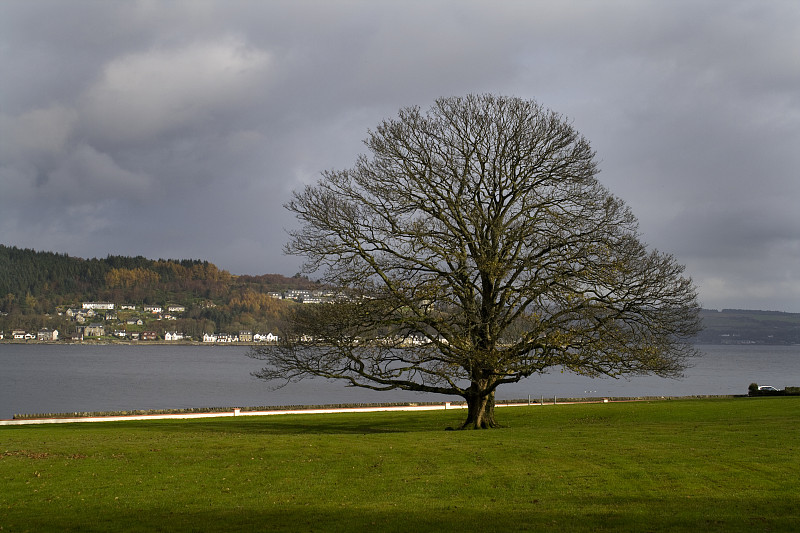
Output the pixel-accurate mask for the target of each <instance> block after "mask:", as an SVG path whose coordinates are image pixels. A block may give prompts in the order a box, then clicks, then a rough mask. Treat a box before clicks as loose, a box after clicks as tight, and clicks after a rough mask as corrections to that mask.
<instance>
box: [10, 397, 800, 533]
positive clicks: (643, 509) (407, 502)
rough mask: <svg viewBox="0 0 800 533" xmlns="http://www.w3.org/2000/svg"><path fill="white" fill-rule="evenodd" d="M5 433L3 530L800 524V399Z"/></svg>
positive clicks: (771, 527) (758, 527) (752, 527)
mask: <svg viewBox="0 0 800 533" xmlns="http://www.w3.org/2000/svg"><path fill="white" fill-rule="evenodd" d="M463 415H464V413H463V411H460V410H459V411H456V410H453V411H433V412H399V413H398V412H394V413H370V414H327V415H296V416H288V415H287V416H271V417H236V418H220V419H202V420H181V421H175V420H159V421H147V422H119V423H117V422H103V423H81V424H66V425H48V426H8V427H4V428H0V487H2V490H0V529H1V530H2V531H56V530H58V531H70V530H81V531H106V530H125V531H153V530H159V531H178V530H197V531H212V530H226V531H231V530H268V531H354V530H375V531H403V532H407V531H456V530H463V531H524V530H532V531H553V530H561V531H696V530H706V531H726V532H727V531H748V532H752V531H792V530H794V531H796V530H797V529H798V524H800V492H798V489H799V488H800V481H799V480H798V475H799V474H800V462H799V461H798V459H800V453H799V452H798V445H800V439H799V438H798V437H800V434H799V433H800V398H794V397H792V398H788V397H787V398H740V399H725V400H672V401H655V402H637V403H611V404H590V405H559V406H552V405H550V406H547V405H546V406H531V407H509V408H502V409H499V410H498V418H499V420H500V421H501V422H502V423H504V424H506V426H507V427H505V428H502V429H499V430H492V431H471V432H461V431H443V428H445V427H447V426H454V425H456V424H457V423H458V422H459V421H460V418H461V417H462V416H463Z"/></svg>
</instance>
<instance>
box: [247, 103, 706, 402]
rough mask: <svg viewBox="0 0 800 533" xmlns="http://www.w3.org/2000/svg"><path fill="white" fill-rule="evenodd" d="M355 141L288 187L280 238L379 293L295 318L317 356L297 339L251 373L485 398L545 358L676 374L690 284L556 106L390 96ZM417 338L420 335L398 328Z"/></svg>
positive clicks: (686, 350) (600, 369)
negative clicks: (388, 110)
mask: <svg viewBox="0 0 800 533" xmlns="http://www.w3.org/2000/svg"><path fill="white" fill-rule="evenodd" d="M365 143H366V146H367V148H368V149H369V152H370V155H369V156H368V157H367V156H361V157H359V158H358V160H357V161H356V164H355V166H354V167H353V168H352V169H350V170H343V171H328V172H325V173H323V175H322V178H321V179H320V181H319V183H318V184H316V185H314V186H311V187H306V188H305V189H304V190H303V191H300V192H297V193H295V195H294V198H293V200H292V201H291V202H290V203H289V204H288V205H287V206H286V207H287V208H288V209H290V210H291V211H293V212H294V213H295V214H296V215H297V218H298V219H299V221H300V222H301V226H300V229H298V230H296V231H294V232H292V233H291V241H290V242H289V244H288V245H287V247H286V251H287V252H288V253H292V254H299V255H303V256H305V257H306V259H307V264H306V268H307V269H308V270H312V271H316V270H323V271H324V272H325V277H326V281H328V282H329V283H334V284H337V285H340V286H347V287H351V288H353V289H358V290H360V291H364V292H365V293H368V294H370V295H371V297H372V298H373V300H370V301H361V302H357V303H356V304H353V306H351V307H349V308H347V310H344V308H342V309H338V310H337V311H336V312H335V313H328V312H327V311H326V312H325V313H322V312H320V313H319V314H318V316H316V317H314V319H313V321H312V322H309V321H307V320H305V321H304V320H301V319H300V317H298V325H300V324H301V325H302V327H306V328H310V329H313V330H314V331H315V332H316V333H315V335H314V338H315V344H314V345H315V346H316V348H315V350H314V351H313V354H315V355H305V354H302V353H301V352H302V350H297V349H295V348H305V347H306V345H304V343H297V342H295V343H294V344H292V345H291V346H289V345H287V346H284V349H283V350H279V352H280V353H281V355H280V356H278V355H269V356H267V355H266V354H260V355H262V356H263V357H264V358H265V359H266V360H267V361H268V362H269V363H271V364H272V366H273V369H274V370H272V371H265V373H264V374H263V375H262V377H265V378H267V377H274V376H278V375H281V376H292V377H299V376H301V375H323V376H325V377H334V378H341V379H345V380H347V381H348V382H349V383H350V384H352V385H357V386H367V387H372V388H375V387H377V388H379V389H385V388H393V387H398V388H405V389H413V390H428V391H434V390H435V391H436V392H445V391H446V393H449V394H461V395H463V396H465V397H468V396H470V395H472V394H478V395H480V396H482V397H485V396H486V395H487V394H492V391H493V390H494V389H495V388H496V387H497V386H498V385H499V384H502V383H509V382H513V381H517V380H519V379H522V378H524V377H526V376H529V375H531V374H533V373H536V372H541V371H543V370H545V369H546V368H547V367H549V366H552V365H564V366H566V367H567V368H571V369H573V370H575V371H579V372H585V373H590V374H606V375H619V374H626V373H641V372H654V373H657V374H661V375H675V374H677V373H679V371H680V369H681V368H682V366H683V365H684V364H685V362H684V358H685V356H687V355H691V348H690V347H689V345H688V344H686V339H687V338H688V337H690V336H692V335H693V334H694V333H695V332H696V331H697V330H698V328H699V323H698V321H697V305H696V301H695V299H696V295H695V289H694V286H693V284H692V282H691V280H690V279H688V278H684V277H683V267H682V266H680V265H678V264H676V263H675V261H674V259H673V258H672V257H671V256H669V255H666V254H660V253H658V252H647V250H646V249H645V247H644V245H643V244H641V243H640V242H639V241H638V235H637V225H636V219H635V218H634V216H633V215H632V214H631V212H630V211H629V209H628V208H627V207H626V206H625V205H624V203H623V202H622V201H621V200H619V199H618V198H616V197H614V196H613V195H611V194H610V193H609V192H608V191H607V190H606V189H605V188H604V187H603V186H602V185H600V184H599V183H598V182H597V180H596V179H595V174H596V173H597V164H596V162H595V159H594V158H595V153H594V151H593V150H592V149H591V147H590V145H589V143H588V141H586V140H585V139H584V138H583V137H582V136H580V135H579V134H578V132H577V131H575V129H574V128H573V127H572V125H571V124H570V123H569V122H568V121H566V120H565V119H564V118H563V117H562V116H560V115H558V114H556V113H554V112H551V111H548V110H546V109H544V108H542V107H541V106H540V105H539V104H537V103H535V102H532V101H526V100H521V99H517V98H504V97H499V96H492V95H482V96H467V97H463V98H443V99H439V100H437V101H436V103H435V105H434V106H433V107H432V108H431V109H430V110H428V111H427V112H425V113H423V112H422V111H420V109H419V108H416V107H413V108H406V109H402V110H401V111H400V113H399V114H398V116H397V118H395V119H389V120H385V121H383V122H382V123H381V124H379V125H378V127H377V128H376V129H375V130H374V131H370V132H369V136H368V138H367V140H366V142H365ZM378 302H380V303H378ZM298 327H299V326H298ZM306 333H307V334H308V332H306ZM298 334H299V332H298ZM412 335H418V336H420V337H421V338H424V339H425V341H426V342H425V344H422V345H415V346H404V349H403V350H398V347H399V346H398V345H397V344H396V343H395V341H394V340H392V339H407V338H408V337H409V336H412ZM297 338H299V337H297ZM354 339H358V342H357V343H356V342H355V341H354ZM317 341H318V342H317ZM403 342H405V341H403ZM307 352H308V351H307ZM309 353H310V352H309ZM400 354H402V355H400ZM409 354H413V356H412V355H409ZM476 391H478V392H476Z"/></svg>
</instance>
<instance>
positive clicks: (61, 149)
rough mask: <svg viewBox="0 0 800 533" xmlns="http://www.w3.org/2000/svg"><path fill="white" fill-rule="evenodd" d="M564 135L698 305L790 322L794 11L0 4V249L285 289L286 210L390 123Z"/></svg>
mask: <svg viewBox="0 0 800 533" xmlns="http://www.w3.org/2000/svg"><path fill="white" fill-rule="evenodd" d="M484 92H491V93H497V94H503V95H509V96H519V97H523V98H532V99H535V100H537V101H538V102H540V103H541V104H543V105H544V106H546V107H549V108H551V109H553V110H555V111H557V112H560V113H562V114H564V115H565V116H567V117H568V118H569V119H571V120H572V121H573V123H574V125H575V127H576V128H577V129H578V130H579V131H580V132H581V133H583V134H584V135H585V136H586V137H587V138H588V139H589V141H590V142H591V143H592V145H593V147H594V149H595V150H596V151H597V153H598V159H599V160H600V166H601V174H600V175H599V179H600V180H601V181H602V182H603V183H604V184H605V185H606V186H607V187H608V188H609V189H610V190H611V191H612V192H613V193H614V194H616V195H617V196H619V197H621V198H622V199H623V200H625V201H626V202H627V203H628V205H629V206H630V207H631V208H632V209H633V211H634V213H635V214H636V216H637V217H638V218H639V221H640V229H641V232H642V236H643V240H645V241H646V242H647V243H648V244H649V245H650V246H652V247H654V248H657V249H659V250H661V251H665V252H669V253H672V254H673V255H674V256H675V257H676V258H677V259H678V261H679V262H681V263H683V264H685V265H686V266H687V273H688V274H689V275H690V276H691V277H692V278H693V279H694V280H695V282H696V283H697V285H698V287H699V289H700V299H701V303H702V304H703V306H704V307H706V308H717V309H721V308H748V309H765V310H780V311H791V312H800V2H798V1H797V0H785V1H779V0H772V1H768V2H767V1H763V0H739V1H737V0H719V1H705V0H686V1H681V0H670V1H663V0H655V1H646V0H630V1H596V0H591V1H590V0H587V1H575V2H571V1H565V0H552V1H533V0H531V1H521V0H520V1H503V2H489V1H482V2H478V1H464V0H452V1H435V0H419V1H414V0H402V1H401V0H397V1H390V0H386V1H377V0H368V1H367V0H365V1H322V0H320V1H304V0H288V1H263V2H261V1H259V2H256V1H250V2H243V1H242V2H237V1H230V0H219V1H213V0H211V1H202V0H198V1H186V2H179V1H175V2H167V1H163V2H157V1H139V2H136V1H128V2H106V1H99V0H98V1H80V0H72V1H69V2H66V1H55V0H54V1H39V0H24V1H14V0H4V1H3V2H2V3H0V243H2V244H6V245H11V246H18V247H21V248H33V249H36V250H44V251H57V252H63V253H67V254H69V255H72V256H77V257H87V258H88V257H105V256H106V255H108V254H116V255H131V256H133V255H143V256H145V257H148V258H151V259H158V258H175V259H189V258H192V259H207V260H209V261H211V262H213V263H215V264H216V265H217V266H218V267H220V268H222V269H225V270H228V271H230V272H231V273H233V274H267V273H280V274H285V275H293V274H294V273H295V272H297V271H298V270H299V268H300V264H301V259H300V258H297V257H287V256H284V255H283V253H282V246H283V244H284V243H285V241H286V239H287V236H286V232H285V229H286V228H289V227H292V226H293V225H294V224H295V220H294V218H293V217H292V216H291V215H290V214H289V213H288V212H287V211H286V210H285V209H284V208H283V204H284V203H286V201H287V200H288V199H289V198H290V194H291V191H292V190H294V189H298V188H300V187H302V185H303V184H306V183H312V182H314V181H316V180H317V179H318V177H319V173H320V171H322V170H325V169H331V168H347V167H350V166H352V164H353V163H354V161H355V158H356V156H357V155H358V154H359V153H363V152H364V146H363V143H362V141H363V139H364V138H365V137H366V133H367V130H368V129H370V128H374V127H375V126H376V125H377V124H378V122H379V121H380V120H381V119H383V118H388V117H392V116H395V115H396V113H397V111H398V110H399V109H400V108H401V107H404V106H409V105H419V106H420V107H422V108H428V107H429V106H430V105H431V103H432V102H433V100H434V99H435V98H437V97H440V96H453V95H464V94H468V93H484Z"/></svg>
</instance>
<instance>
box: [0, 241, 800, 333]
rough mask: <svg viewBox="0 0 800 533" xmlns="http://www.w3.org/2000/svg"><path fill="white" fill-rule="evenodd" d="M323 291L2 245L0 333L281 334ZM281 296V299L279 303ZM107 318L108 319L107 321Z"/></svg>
mask: <svg viewBox="0 0 800 533" xmlns="http://www.w3.org/2000/svg"><path fill="white" fill-rule="evenodd" d="M320 289H322V287H320V285H319V284H318V283H315V282H314V281H311V280H309V279H308V278H307V277H305V276H300V275H299V274H296V275H295V276H293V277H287V276H283V275H280V274H265V275H259V276H236V275H232V274H230V273H229V272H227V271H225V270H221V269H219V268H218V267H217V266H216V265H214V264H213V263H209V262H208V261H202V260H197V259H181V260H175V259H158V260H151V259H146V258H144V257H141V256H139V257H125V256H112V255H109V256H108V257H106V258H103V259H97V258H95V259H81V258H76V257H70V256H68V255H66V254H58V253H53V252H38V251H34V250H30V249H20V248H16V247H9V246H4V245H0V332H5V337H6V339H8V338H9V334H10V333H11V332H12V331H13V330H16V329H22V330H26V331H32V332H36V331H37V330H39V329H41V328H51V329H58V330H59V331H60V332H61V335H62V337H64V336H69V335H71V334H72V333H74V332H75V330H76V325H75V324H74V321H73V320H72V319H71V318H70V317H68V316H67V315H66V314H65V311H66V310H67V309H69V308H74V307H80V306H81V304H82V302H112V303H115V304H116V306H117V309H119V306H121V305H123V304H128V305H134V306H136V307H137V309H138V310H139V311H138V312H136V313H134V312H128V311H122V310H120V311H118V312H116V313H115V315H116V318H113V319H111V320H106V322H107V324H106V325H107V328H108V329H109V331H111V330H112V329H115V328H119V327H123V325H122V324H121V323H122V322H124V321H125V319H129V318H130V317H131V316H133V315H136V314H138V315H141V317H142V318H143V320H144V323H143V324H142V325H134V326H130V325H127V324H126V325H124V327H125V328H126V329H127V330H129V331H131V330H151V331H155V332H156V333H157V335H158V337H159V338H161V339H163V337H164V333H165V332H166V331H180V332H182V333H184V334H185V335H186V336H187V337H191V338H193V339H194V340H198V339H200V338H202V335H203V334H204V333H230V334H236V333H238V332H239V331H243V330H248V331H252V332H254V333H256V332H260V333H269V332H274V333H278V331H279V329H280V326H281V324H282V323H283V321H285V320H287V319H288V318H289V316H290V313H291V310H292V306H294V305H296V302H295V301H294V300H292V299H291V298H288V297H286V296H287V295H288V294H287V293H288V291H292V290H296V291H297V290H306V291H315V290H320ZM276 293H278V294H281V295H282V296H284V298H276V297H275V296H276ZM145 305H160V306H164V307H165V308H166V306H168V305H179V306H183V307H185V311H182V312H180V313H178V314H177V316H173V317H170V318H169V319H164V318H163V317H162V316H155V315H152V314H149V313H143V312H142V311H143V306H145ZM701 316H702V317H703V322H704V326H705V329H704V330H703V331H702V332H700V334H699V335H698V336H697V342H698V343H701V344H772V345H788V344H800V313H784V312H779V311H752V310H737V309H723V310H721V311H717V310H706V309H704V310H703V311H702V313H701ZM103 318H106V317H103Z"/></svg>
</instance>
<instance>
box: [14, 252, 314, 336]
mask: <svg viewBox="0 0 800 533" xmlns="http://www.w3.org/2000/svg"><path fill="white" fill-rule="evenodd" d="M317 287H318V285H317V284H315V283H314V282H312V281H310V280H309V279H308V278H306V277H303V276H299V275H296V276H294V277H286V276H282V275H280V274H266V275H261V276H234V275H231V274H230V273H229V272H227V271H225V270H220V269H219V268H218V267H217V266H216V265H214V264H213V263H209V262H208V261H201V260H195V259H185V260H174V259H158V260H151V259H146V258H144V257H141V256H139V257H124V256H112V255H109V256H108V257H106V258H103V259H97V258H95V259H81V258H77V257H71V256H68V255H65V254H58V253H52V252H39V251H34V250H30V249H20V248H16V247H9V246H5V245H0V312H2V313H3V316H4V317H9V316H16V317H20V316H27V317H33V316H37V315H46V314H54V313H55V311H56V310H58V308H61V307H67V306H75V305H78V306H80V304H81V302H86V301H107V302H115V303H117V304H122V303H131V304H139V305H143V304H159V305H166V304H176V305H183V306H186V307H187V309H190V310H195V311H194V312H189V313H187V316H194V317H195V318H196V319H199V320H211V321H212V322H214V323H215V324H216V326H217V329H219V328H220V327H224V326H225V325H226V324H227V325H230V326H231V327H235V326H242V327H247V326H253V325H254V324H252V322H253V321H256V322H257V324H255V325H259V326H262V327H264V328H268V327H269V324H266V323H265V322H268V321H270V320H272V321H275V320H278V319H279V318H280V315H281V306H280V305H279V304H281V301H280V300H276V299H275V298H272V297H270V296H269V293H274V292H281V291H285V290H288V289H312V288H317ZM241 315H249V316H245V317H244V318H245V323H241V320H239V317H240V316H241ZM20 320H21V319H18V320H17V322H19V321H20ZM8 321H9V320H8V319H7V320H5V321H4V322H6V324H2V325H5V326H6V328H10V327H28V328H30V327H36V326H37V324H36V323H33V322H31V320H27V321H24V320H23V322H27V323H20V324H17V323H16V322H15V323H14V324H10V323H7V322H8ZM2 325H0V326H2ZM0 329H2V328H1V327H0Z"/></svg>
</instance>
